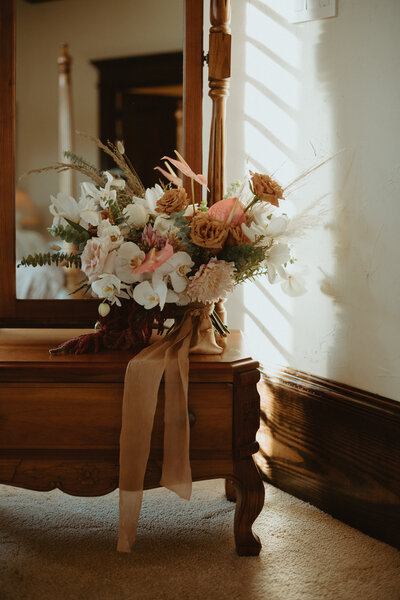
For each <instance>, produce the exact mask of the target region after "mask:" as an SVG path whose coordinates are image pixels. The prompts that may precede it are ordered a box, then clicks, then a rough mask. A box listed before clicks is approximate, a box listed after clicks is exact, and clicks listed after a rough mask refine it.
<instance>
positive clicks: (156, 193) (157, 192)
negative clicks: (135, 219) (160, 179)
mask: <svg viewBox="0 0 400 600" xmlns="http://www.w3.org/2000/svg"><path fill="white" fill-rule="evenodd" d="M163 195H164V190H163V189H162V187H161V185H158V183H156V185H155V186H154V187H152V188H147V190H146V191H145V194H144V198H139V197H138V196H133V198H132V201H133V202H134V203H135V204H140V205H142V206H143V207H144V208H145V210H146V212H147V213H149V214H150V215H153V216H157V215H158V212H157V211H156V206H157V201H158V200H159V199H160V198H161V197H162V196H163Z"/></svg>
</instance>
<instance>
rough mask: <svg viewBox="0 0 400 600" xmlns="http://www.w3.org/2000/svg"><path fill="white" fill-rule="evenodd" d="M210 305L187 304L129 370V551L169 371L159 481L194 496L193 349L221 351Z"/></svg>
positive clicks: (124, 525)
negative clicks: (190, 404) (177, 319)
mask: <svg viewBox="0 0 400 600" xmlns="http://www.w3.org/2000/svg"><path fill="white" fill-rule="evenodd" d="M210 311H211V308H191V307H188V310H187V312H186V313H185V314H184V316H183V318H182V320H181V322H180V323H179V324H178V325H177V326H176V327H175V329H174V330H173V331H172V332H171V333H170V334H168V335H166V336H165V337H164V338H163V339H162V340H160V341H158V342H155V343H154V344H152V345H151V346H149V347H147V348H145V349H144V350H142V351H141V352H140V353H139V354H137V355H136V356H135V357H134V358H133V359H132V360H131V361H130V362H129V363H128V366H127V368H126V373H125V385H124V399H123V406H122V428H121V438H120V475H119V538H118V546H117V549H118V550H119V551H120V552H130V551H131V547H132V545H133V543H134V541H135V538H136V529H137V523H138V520H139V513H140V509H141V505H142V497H143V485H144V477H145V473H146V467H147V461H148V458H149V454H150V442H151V432H152V429H153V422H154V415H155V412H156V407H157V400H158V391H159V387H160V383H161V379H162V376H163V374H164V386H165V409H164V458H163V467H162V476H161V481H160V485H162V486H164V487H166V488H168V489H170V490H172V491H173V492H175V493H176V494H178V496H180V497H181V498H185V499H186V500H189V499H190V495H191V491H192V476H191V469H190V460H189V442H190V427H189V415H188V387H189V354H220V353H221V352H222V348H221V347H220V346H218V344H217V343H216V341H215V337H214V331H213V327H212V324H211V321H210V317H209V315H210Z"/></svg>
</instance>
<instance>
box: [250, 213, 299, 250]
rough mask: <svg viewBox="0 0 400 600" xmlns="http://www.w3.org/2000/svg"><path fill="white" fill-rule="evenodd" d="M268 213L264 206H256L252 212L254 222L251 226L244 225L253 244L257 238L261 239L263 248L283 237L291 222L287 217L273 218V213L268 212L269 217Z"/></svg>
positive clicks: (260, 244) (260, 242)
mask: <svg viewBox="0 0 400 600" xmlns="http://www.w3.org/2000/svg"><path fill="white" fill-rule="evenodd" d="M266 213H267V211H266V210H265V209H264V208H263V207H262V206H259V205H257V204H256V205H255V206H254V208H253V210H252V217H253V219H254V221H253V222H252V223H250V225H246V224H245V223H242V231H243V233H244V234H245V236H246V237H248V238H249V240H250V241H251V242H252V243H253V244H254V242H255V240H256V239H257V238H260V241H259V242H258V243H257V245H258V246H263V245H265V244H266V243H268V242H270V241H271V240H273V239H276V238H277V237H279V236H281V235H282V234H283V233H284V232H285V231H286V229H287V226H288V222H289V219H288V218H287V216H286V215H280V216H279V217H273V216H271V211H268V215H267V214H266ZM268 217H270V218H268Z"/></svg>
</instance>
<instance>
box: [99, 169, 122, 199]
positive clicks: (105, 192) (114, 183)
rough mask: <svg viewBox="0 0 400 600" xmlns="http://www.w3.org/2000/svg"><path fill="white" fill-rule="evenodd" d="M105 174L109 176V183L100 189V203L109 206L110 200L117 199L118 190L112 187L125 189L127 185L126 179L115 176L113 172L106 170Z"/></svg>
mask: <svg viewBox="0 0 400 600" xmlns="http://www.w3.org/2000/svg"><path fill="white" fill-rule="evenodd" d="M104 175H105V176H106V177H107V183H106V184H105V186H104V187H103V188H100V190H99V191H100V193H101V198H100V205H101V206H102V207H103V208H108V207H109V205H110V202H113V201H114V200H116V199H117V192H116V190H115V189H114V190H112V189H111V188H112V187H113V188H118V189H120V190H123V189H124V187H125V181H124V180H123V179H117V178H116V177H113V175H111V173H109V172H108V171H105V173H104Z"/></svg>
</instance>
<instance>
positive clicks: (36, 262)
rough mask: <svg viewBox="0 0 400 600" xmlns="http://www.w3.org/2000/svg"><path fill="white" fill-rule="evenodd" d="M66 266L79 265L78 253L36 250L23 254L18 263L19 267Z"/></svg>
mask: <svg viewBox="0 0 400 600" xmlns="http://www.w3.org/2000/svg"><path fill="white" fill-rule="evenodd" d="M60 264H63V265H64V266H66V267H78V268H80V267H81V257H80V255H79V254H72V253H65V252H36V253H35V254H33V255H32V254H29V255H28V256H26V257H25V256H24V258H22V259H21V261H20V262H19V263H18V265H17V268H19V267H43V266H44V265H57V266H58V265H60Z"/></svg>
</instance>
